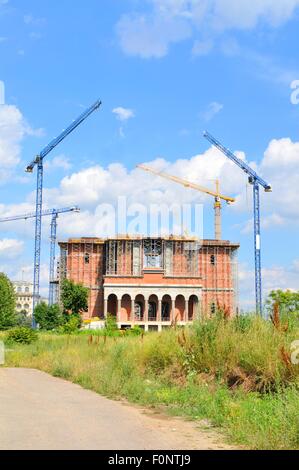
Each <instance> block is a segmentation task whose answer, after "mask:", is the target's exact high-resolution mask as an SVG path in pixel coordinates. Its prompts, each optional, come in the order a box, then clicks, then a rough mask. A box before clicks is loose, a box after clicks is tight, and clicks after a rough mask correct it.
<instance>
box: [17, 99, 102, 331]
mask: <svg viewBox="0 0 299 470" xmlns="http://www.w3.org/2000/svg"><path fill="white" fill-rule="evenodd" d="M101 104H102V103H101V101H96V102H95V103H94V104H93V105H92V106H90V108H88V109H87V110H86V111H84V113H82V114H81V115H80V116H79V117H78V118H77V119H76V120H75V121H73V122H72V124H71V125H70V126H68V127H67V129H65V130H64V131H63V132H62V133H61V134H60V135H59V136H58V137H56V138H55V139H53V140H52V141H51V142H50V143H49V144H48V145H47V146H46V147H45V148H44V149H43V150H42V151H41V152H40V153H39V154H38V155H37V156H36V158H35V159H34V160H33V161H32V162H31V163H30V164H29V165H28V166H27V168H26V172H27V173H32V172H33V170H34V167H35V166H37V185H36V219H35V248H34V275H33V312H34V308H35V305H36V304H37V303H38V301H39V285H40V253H41V225H42V206H43V160H44V158H45V157H46V156H47V155H48V154H49V153H50V152H52V150H54V148H55V147H57V145H58V144H60V143H61V142H62V141H63V140H64V139H65V138H66V137H67V136H68V135H69V134H71V133H72V132H73V131H74V130H75V129H76V128H77V127H78V126H79V125H80V124H82V122H83V121H85V120H86V119H87V118H88V117H89V116H90V115H91V114H92V113H93V112H94V111H96V110H97V109H98V108H99V107H100V106H101ZM32 326H33V327H34V328H35V326H36V324H35V320H34V315H33V317H32Z"/></svg>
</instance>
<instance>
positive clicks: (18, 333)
mask: <svg viewBox="0 0 299 470" xmlns="http://www.w3.org/2000/svg"><path fill="white" fill-rule="evenodd" d="M37 340H38V335H37V332H36V331H35V330H32V329H31V328H27V327H25V326H18V327H16V328H13V329H12V330H9V332H8V334H7V342H8V343H19V344H32V343H34V342H35V341H37Z"/></svg>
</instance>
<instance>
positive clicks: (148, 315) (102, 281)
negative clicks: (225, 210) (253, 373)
mask: <svg viewBox="0 0 299 470" xmlns="http://www.w3.org/2000/svg"><path fill="white" fill-rule="evenodd" d="M59 245H60V249H61V256H60V262H59V280H60V282H61V281H62V280H63V279H64V278H67V279H71V280H73V281H74V282H76V283H81V284H83V285H84V286H86V287H88V288H89V304H88V312H87V313H86V314H85V318H86V319H89V318H92V317H99V318H101V319H103V318H105V317H106V316H107V314H108V313H110V314H112V315H115V317H116V319H117V323H118V325H119V327H132V326H133V325H136V324H137V325H140V326H141V327H142V328H144V329H145V330H149V329H158V330H161V329H162V328H163V327H169V326H170V325H171V324H174V323H177V324H179V325H185V324H187V323H188V322H192V321H193V320H194V319H196V318H199V317H200V316H201V315H213V314H214V313H215V312H216V310H217V309H218V308H222V309H223V310H225V311H226V313H227V315H233V314H234V313H235V312H236V310H237V303H238V300H237V299H238V286H237V252H238V248H239V245H238V244H232V243H230V242H228V241H214V240H198V239H195V238H190V239H188V238H186V237H169V238H143V237H140V238H138V237H129V236H125V237H120V236H119V237H116V238H115V239H100V238H80V239H70V240H68V241H67V242H61V243H60V244H59Z"/></svg>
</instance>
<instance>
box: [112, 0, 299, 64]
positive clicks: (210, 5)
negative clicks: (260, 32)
mask: <svg viewBox="0 0 299 470" xmlns="http://www.w3.org/2000/svg"><path fill="white" fill-rule="evenodd" d="M150 3H151V4H152V10H151V11H150V12H149V13H132V14H127V15H124V16H122V17H121V19H120V20H119V22H118V24H117V27H116V30H117V34H118V36H119V40H120V44H121V47H122V49H123V51H124V52H125V53H127V54H129V55H137V56H140V57H142V58H150V57H155V58H160V57H163V56H165V55H166V54H167V53H168V50H169V47H170V45H171V44H172V43H175V42H179V41H182V40H185V39H187V38H190V37H191V36H192V35H193V34H194V32H195V34H197V35H198V36H199V37H200V39H197V42H196V43H195V45H194V48H193V53H194V52H195V53H196V52H198V53H199V54H202V53H204V54H205V53H207V43H206V41H207V39H206V38H205V39H204V42H203V38H202V35H203V34H204V35H205V36H206V35H207V34H209V35H210V36H212V37H214V36H217V35H221V34H222V33H223V32H225V31H229V30H250V29H253V28H255V27H257V26H258V25H259V23H265V24H267V25H269V26H271V27H278V26H280V25H282V24H283V23H285V22H286V21H288V20H289V19H290V18H291V17H292V16H293V14H294V12H295V10H296V9H297V7H298V5H299V0H275V2H274V1H273V0H242V2H241V1H236V0H206V1H202V0H150ZM208 49H209V47H208Z"/></svg>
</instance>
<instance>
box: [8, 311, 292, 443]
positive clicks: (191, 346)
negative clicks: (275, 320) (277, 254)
mask: <svg viewBox="0 0 299 470" xmlns="http://www.w3.org/2000/svg"><path fill="white" fill-rule="evenodd" d="M102 331H103V330H101V333H102ZM97 333H100V332H90V334H91V335H93V334H95V335H96V334H97ZM116 333H117V332H116ZM116 333H115V335H111V336H113V337H109V336H108V335H107V334H105V335H104V336H105V337H100V336H99V337H97V338H94V339H93V341H90V338H87V337H86V335H85V334H82V335H81V334H80V335H73V336H68V337H67V338H66V337H65V336H61V335H53V334H49V333H47V334H45V333H39V338H40V340H39V343H38V344H33V345H29V346H26V347H24V346H15V347H14V348H13V351H10V352H8V353H7V356H6V361H7V365H8V366H9V367H13V366H15V367H16V366H17V367H33V368H38V369H41V370H44V371H46V372H49V373H51V374H54V375H57V376H59V377H63V378H65V379H68V380H71V381H73V382H75V383H78V384H80V385H81V386H83V387H85V388H88V389H91V390H94V391H96V392H98V393H100V394H103V395H106V396H108V397H111V398H116V399H119V398H121V397H122V398H126V399H128V400H129V401H131V402H134V403H139V404H140V405H142V406H144V405H147V406H157V407H160V406H163V410H164V411H166V412H169V413H171V414H175V415H179V416H185V417H190V418H192V419H198V420H201V419H208V420H209V422H210V423H211V424H212V425H214V426H215V425H216V426H219V427H220V428H221V429H222V431H223V432H224V433H225V435H226V436H227V437H228V438H229V439H230V440H231V441H232V442H234V443H237V444H242V445H246V446H248V447H249V448H251V449H299V435H298V424H299V421H298V419H299V414H298V399H299V390H298V384H299V367H298V366H294V367H289V366H288V365H287V364H285V363H284V361H283V360H282V357H281V354H280V351H281V348H282V346H284V347H285V350H286V351H289V350H290V345H291V343H292V341H293V340H294V339H298V337H299V329H298V328H297V330H296V331H294V332H293V333H291V334H290V333H289V332H283V331H278V330H276V329H275V328H274V327H273V325H272V324H271V322H270V321H265V320H263V319H261V318H257V317H255V316H253V317H249V318H248V317H244V318H242V319H241V318H240V319H237V318H236V319H233V320H224V319H213V320H210V321H202V322H196V323H195V324H194V325H192V326H190V327H188V328H185V329H181V330H179V331H178V330H175V329H168V330H165V331H162V333H152V334H150V335H144V336H142V337H140V336H136V337H134V336H131V335H130V334H128V335H124V336H123V337H117V335H116ZM0 335H1V334H0ZM3 335H4V333H3ZM273 384H275V391H273V388H274V387H273ZM269 385H270V386H269ZM252 389H253V391H252ZM257 389H259V390H261V392H259V393H258V392H257V391H256V390H257ZM265 391H266V392H267V393H264V392H265Z"/></svg>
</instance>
